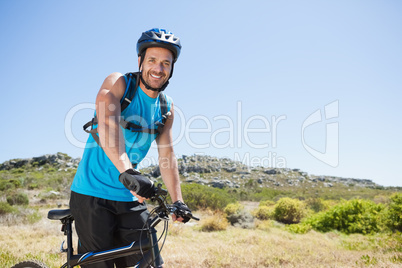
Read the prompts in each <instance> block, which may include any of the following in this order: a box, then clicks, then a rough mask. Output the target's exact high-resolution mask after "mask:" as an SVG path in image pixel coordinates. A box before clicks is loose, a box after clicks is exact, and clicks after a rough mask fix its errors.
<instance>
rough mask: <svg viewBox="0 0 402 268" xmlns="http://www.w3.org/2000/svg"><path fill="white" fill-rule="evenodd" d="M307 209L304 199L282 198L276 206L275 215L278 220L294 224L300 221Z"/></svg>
mask: <svg viewBox="0 0 402 268" xmlns="http://www.w3.org/2000/svg"><path fill="white" fill-rule="evenodd" d="M306 213H307V211H306V208H305V205H304V203H303V202H302V201H300V200H298V199H292V198H288V197H285V198H281V199H279V201H278V202H277V204H276V205H275V207H274V213H273V217H274V219H275V220H276V221H279V222H282V223H285V224H293V223H299V222H300V220H301V219H302V218H303V217H304V216H305V215H306Z"/></svg>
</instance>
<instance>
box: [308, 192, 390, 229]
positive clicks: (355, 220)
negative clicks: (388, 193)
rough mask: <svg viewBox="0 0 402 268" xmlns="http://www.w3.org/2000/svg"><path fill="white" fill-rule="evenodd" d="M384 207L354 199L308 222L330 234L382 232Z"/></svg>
mask: <svg viewBox="0 0 402 268" xmlns="http://www.w3.org/2000/svg"><path fill="white" fill-rule="evenodd" d="M383 209H384V205H382V204H378V205H377V204H375V203H374V202H372V201H369V200H359V199H353V200H349V201H343V202H341V203H340V204H338V205H336V206H334V207H332V208H330V209H329V210H328V211H325V212H321V213H319V214H317V215H315V216H313V217H312V218H310V219H308V220H307V221H306V223H307V224H310V225H311V226H312V228H313V229H315V230H318V231H322V232H328V231H331V230H338V231H340V232H343V233H346V234H350V233H361V234H371V233H375V232H378V231H380V230H381V229H382V228H381V211H382V210H383Z"/></svg>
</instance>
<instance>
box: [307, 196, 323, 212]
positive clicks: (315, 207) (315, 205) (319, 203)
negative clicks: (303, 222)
mask: <svg viewBox="0 0 402 268" xmlns="http://www.w3.org/2000/svg"><path fill="white" fill-rule="evenodd" d="M305 202H306V206H307V207H308V208H310V209H311V210H312V211H314V212H316V213H317V212H320V211H323V210H326V209H328V208H329V206H328V204H327V203H326V202H325V201H324V200H322V199H321V198H309V199H307V200H306V201H305Z"/></svg>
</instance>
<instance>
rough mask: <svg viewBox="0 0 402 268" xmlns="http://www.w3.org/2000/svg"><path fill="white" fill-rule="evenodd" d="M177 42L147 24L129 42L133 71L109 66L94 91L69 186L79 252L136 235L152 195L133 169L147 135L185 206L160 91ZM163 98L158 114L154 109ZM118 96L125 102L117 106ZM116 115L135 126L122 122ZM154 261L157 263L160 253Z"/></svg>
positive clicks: (123, 261)
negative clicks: (88, 126) (90, 129)
mask: <svg viewBox="0 0 402 268" xmlns="http://www.w3.org/2000/svg"><path fill="white" fill-rule="evenodd" d="M180 49H181V45H180V40H179V38H177V37H176V36H174V35H173V34H172V33H171V32H169V31H166V30H164V29H156V28H155V29H151V30H149V31H146V32H144V33H142V36H141V37H140V39H139V40H138V43H137V53H138V65H139V70H140V73H139V74H137V75H122V74H120V73H112V74H111V75H109V76H108V77H107V78H106V79H105V81H104V82H103V84H102V86H101V89H100V90H99V93H98V95H97V98H96V119H97V121H95V123H94V125H95V126H94V127H96V123H97V128H95V130H96V131H97V133H98V135H96V134H93V135H91V136H90V137H89V138H88V141H87V146H86V148H85V150H84V154H83V157H82V160H81V162H80V165H79V167H78V169H77V173H76V175H75V177H74V181H73V183H72V186H71V190H72V192H71V199H70V208H71V212H72V214H73V216H74V218H75V222H76V223H75V226H76V230H77V233H78V237H79V246H78V251H79V252H80V253H84V252H88V251H94V250H99V249H104V248H110V247H113V246H121V245H128V244H130V243H131V242H132V241H135V240H138V239H139V232H138V231H136V229H137V230H138V229H141V228H142V227H143V225H144V222H145V221H146V219H147V217H148V215H149V212H148V211H147V209H146V205H145V203H144V200H145V199H147V198H150V197H152V195H153V189H154V188H153V187H154V186H153V182H152V181H151V180H149V179H148V178H147V177H145V176H141V175H140V174H139V172H138V171H135V170H134V169H133V168H135V166H136V165H137V164H138V163H139V162H140V161H141V160H142V159H143V158H144V157H145V156H146V154H147V152H148V150H149V148H150V146H151V143H152V141H153V140H156V143H157V146H158V153H159V167H160V171H161V175H162V179H163V181H164V183H165V185H166V187H167V189H168V191H169V194H170V196H171V198H172V201H173V202H175V203H174V204H175V205H176V206H177V207H179V208H181V209H182V210H188V211H190V210H189V209H188V207H187V206H186V205H185V204H184V203H183V198H182V194H181V188H180V180H179V173H178V169H177V160H176V158H175V155H174V151H173V147H172V124H173V119H174V107H173V102H172V100H171V98H169V97H168V96H166V95H163V96H161V95H160V94H163V93H161V91H163V90H164V89H165V88H166V86H167V84H168V81H169V79H170V77H171V76H172V73H173V65H174V63H175V62H176V60H177V58H178V57H179V54H180ZM130 85H135V86H134V87H135V89H136V91H135V94H134V97H133V99H132V100H127V95H126V94H127V91H128V89H129V88H130ZM163 97H164V99H165V100H166V106H167V110H168V113H167V114H166V115H163V114H162V110H163V107H161V106H162V105H161V101H162V98H163ZM124 102H125V104H126V106H127V105H128V106H127V107H126V108H125V109H124V110H122V107H123V103H124ZM165 110H166V109H165ZM121 119H124V120H125V122H130V123H133V124H135V125H134V126H135V127H133V128H129V127H127V128H124V127H122V126H121V125H120V124H121ZM161 124H162V125H163V124H164V127H163V128H162V130H161V128H159V127H156V126H160V125H161ZM127 125H128V124H127ZM138 129H147V130H148V131H145V132H141V131H139V130H138ZM150 130H151V131H150ZM133 186H135V187H134V188H133ZM172 217H173V220H178V221H186V220H188V219H183V218H181V217H180V218H177V217H176V216H175V215H173V216H172ZM136 262H137V259H136V257H135V256H130V257H127V258H120V259H117V260H112V261H107V262H104V263H101V264H96V265H94V266H85V267H113V265H114V264H115V265H116V267H127V266H133V265H135V264H136ZM158 263H159V265H162V263H163V261H162V259H161V258H160V257H159V258H158Z"/></svg>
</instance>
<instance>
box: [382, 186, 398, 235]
mask: <svg viewBox="0 0 402 268" xmlns="http://www.w3.org/2000/svg"><path fill="white" fill-rule="evenodd" d="M390 200H391V202H390V204H389V207H388V210H387V211H386V216H385V218H386V219H385V221H386V225H387V227H388V228H389V229H391V231H399V232H402V194H400V193H396V194H393V195H392V196H391V197H390Z"/></svg>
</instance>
